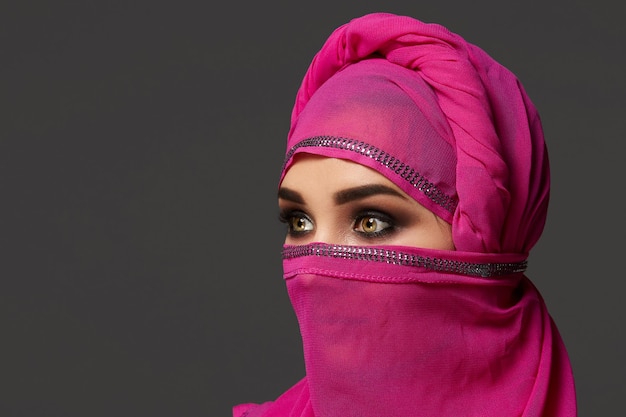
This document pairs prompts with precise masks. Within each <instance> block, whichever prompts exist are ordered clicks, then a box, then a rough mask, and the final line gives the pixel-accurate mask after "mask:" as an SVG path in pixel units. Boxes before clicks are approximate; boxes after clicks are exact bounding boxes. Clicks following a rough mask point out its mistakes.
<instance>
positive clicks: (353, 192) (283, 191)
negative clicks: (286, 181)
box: [278, 184, 406, 205]
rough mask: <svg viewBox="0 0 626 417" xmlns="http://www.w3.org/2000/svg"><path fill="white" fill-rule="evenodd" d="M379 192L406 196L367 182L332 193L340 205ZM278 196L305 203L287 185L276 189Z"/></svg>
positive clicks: (299, 195)
mask: <svg viewBox="0 0 626 417" xmlns="http://www.w3.org/2000/svg"><path fill="white" fill-rule="evenodd" d="M381 194H382V195H391V196H394V197H400V198H402V199H404V200H406V197H405V196H404V195H403V194H401V193H400V192H398V191H397V190H394V189H393V188H391V187H388V186H386V185H382V184H368V185H362V186H360V187H353V188H346V189H345V190H341V191H337V192H336V193H335V194H334V196H333V199H334V200H335V204H337V205H342V204H346V203H350V202H352V201H356V200H362V199H364V198H367V197H371V196H375V195H381ZM278 198H280V199H283V200H287V201H291V202H293V203H298V204H305V203H304V197H302V194H300V193H299V192H297V191H295V190H292V189H291V188H287V187H281V188H280V189H279V190H278Z"/></svg>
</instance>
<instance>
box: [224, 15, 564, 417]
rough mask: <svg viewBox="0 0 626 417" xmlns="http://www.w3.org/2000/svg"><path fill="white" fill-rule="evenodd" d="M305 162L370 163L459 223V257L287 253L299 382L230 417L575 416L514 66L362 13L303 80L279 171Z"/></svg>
mask: <svg viewBox="0 0 626 417" xmlns="http://www.w3.org/2000/svg"><path fill="white" fill-rule="evenodd" d="M300 152H306V153H314V154H319V155H323V156H327V157H336V158H344V159H349V160H351V161H354V162H357V163H359V164H362V165H365V166H368V167H370V168H372V169H375V170H377V171H378V172H380V173H381V174H382V175H384V176H386V177H387V178H389V179H390V180H391V181H393V182H394V183H395V184H396V185H398V186H399V187H400V188H402V189H403V190H404V191H405V192H406V193H407V194H409V195H410V196H411V197H413V198H414V199H415V200H417V201H418V202H419V203H421V204H422V205H424V206H425V207H427V208H429V209H430V210H431V211H433V212H434V213H435V214H437V215H438V216H439V217H441V218H442V219H444V220H446V221H448V222H449V223H451V224H452V233H453V240H454V243H455V246H456V249H457V250H456V251H442V250H432V249H422V248H413V247H401V246H376V247H355V246H337V245H332V244H327V243H321V242H320V243H313V244H309V245H304V246H285V248H284V250H283V259H284V274H285V280H286V285H287V290H288V293H289V297H290V299H291V301H292V305H293V307H294V310H295V312H296V315H297V317H298V321H299V325H300V331H301V334H302V340H303V347H304V358H305V366H306V374H307V375H306V377H305V378H304V379H303V380H301V381H300V382H298V383H297V384H296V385H295V386H293V387H292V388H290V389H289V390H288V391H287V392H285V393H284V394H283V395H282V396H280V397H279V398H278V399H276V400H275V401H272V402H267V403H264V404H260V405H257V404H241V405H238V406H236V407H234V410H233V411H234V416H235V417H244V416H245V417H257V416H263V417H274V416H276V417H277V416H290V417H300V416H302V417H304V416H310V417H313V416H316V417H357V416H359V417H367V416H371V417H386V416H388V417H392V416H393V417H396V416H415V417H446V416H455V417H456V416H481V417H506V416H524V417H530V416H536V417H540V416H542V417H547V416H550V417H566V416H567V417H571V416H575V415H576V398H575V390H574V382H573V377H572V372H571V367H570V363H569V359H568V356H567V352H566V350H565V347H564V346H563V343H562V341H561V338H560V336H559V333H558V330H557V328H556V326H555V325H554V323H553V321H552V319H551V317H550V315H549V313H548V311H547V309H546V306H545V304H544V302H543V299H542V298H541V295H540V294H539V293H538V292H537V290H536V288H535V287H534V286H533V285H532V283H531V282H530V281H529V280H528V278H527V277H526V276H525V275H524V270H525V266H526V258H527V256H528V252H529V251H530V249H531V248H532V246H533V245H534V244H535V243H536V241H537V240H538V239H539V237H540V235H541V232H542V230H543V226H544V223H545V219H546V212H547V204H548V195H549V169H548V160H547V153H546V148H545V144H544V140H543V133H542V128H541V123H540V121H539V117H538V115H537V112H536V110H535V108H534V106H533V105H532V103H531V102H530V100H529V98H528V97H527V95H526V93H525V92H524V90H523V88H522V86H521V85H520V83H519V81H518V80H517V79H516V77H515V76H514V75H513V74H512V73H511V72H510V71H508V70H507V69H506V68H504V67H502V66H501V65H499V64H498V63H497V62H495V61H494V60H493V59H492V58H490V57H489V56H488V55H487V54H486V53H485V52H484V51H482V50H481V49H479V48H478V47H476V46H474V45H471V44H469V43H467V42H466V41H464V40H463V39H462V38H461V37H459V36H458V35H456V34H453V33H451V32H450V31H448V30H447V29H445V28H444V27H442V26H439V25H435V24H425V23H422V22H420V21H418V20H415V19H413V18H410V17H404V16H396V15H392V14H386V13H375V14H371V15H366V16H363V17H361V18H357V19H354V20H352V21H351V22H349V23H347V24H345V25H343V26H341V27H339V28H338V29H336V30H335V31H334V32H333V34H332V35H331V36H330V37H329V39H328V40H327V41H326V43H325V44H324V46H323V47H322V49H321V50H320V51H319V52H318V53H317V55H316V56H315V57H314V59H313V61H312V63H311V65H310V67H309V69H308V71H307V73H306V75H305V77H304V80H303V82H302V86H301V88H300V89H299V91H298V94H297V97H296V103H295V106H294V109H293V114H292V125H291V130H290V132H289V137H288V146H287V155H286V158H285V165H284V167H283V175H284V174H285V173H286V172H287V170H288V169H289V167H290V166H291V164H292V163H293V157H294V155H296V154H297V153H300ZM281 179H282V178H281Z"/></svg>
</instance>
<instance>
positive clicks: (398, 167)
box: [283, 136, 457, 213]
mask: <svg viewBox="0 0 626 417" xmlns="http://www.w3.org/2000/svg"><path fill="white" fill-rule="evenodd" d="M305 147H326V148H337V149H344V150H347V151H352V152H356V153H360V154H362V155H366V156H368V157H370V158H372V159H373V160H375V161H376V162H379V163H380V164H381V165H383V166H384V167H386V168H388V169H390V170H392V171H393V172H395V173H396V174H398V175H399V176H400V177H401V178H403V179H405V180H406V181H408V182H409V184H411V185H412V186H413V187H415V188H417V189H418V190H419V191H421V192H422V193H423V194H424V195H425V196H426V197H428V198H429V199H430V200H432V201H433V202H434V203H436V204H437V205H439V206H441V207H442V208H443V209H444V210H446V211H449V212H450V213H454V210H455V209H456V206H457V201H456V199H455V198H453V197H451V196H449V195H447V194H445V193H444V192H443V191H441V190H440V189H439V188H437V186H436V185H435V184H433V183H432V182H430V181H428V180H427V179H426V178H425V177H424V176H423V175H421V174H420V173H419V172H417V171H415V169H413V168H411V167H410V166H408V165H407V164H405V163H404V162H402V161H400V160H399V159H398V158H395V157H393V156H391V155H389V154H388V153H387V152H385V151H383V150H381V149H379V148H377V147H375V146H373V145H369V144H367V143H365V142H362V141H358V140H354V139H346V138H340V137H334V136H315V137H312V138H308V139H304V140H303V141H301V142H298V143H297V144H296V145H294V146H293V147H292V148H291V149H290V150H289V152H287V155H286V157H285V162H284V164H283V170H284V168H285V164H286V163H287V161H289V159H291V157H292V156H293V154H294V153H295V152H296V150H297V149H299V148H305Z"/></svg>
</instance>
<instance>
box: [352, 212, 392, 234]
mask: <svg viewBox="0 0 626 417" xmlns="http://www.w3.org/2000/svg"><path fill="white" fill-rule="evenodd" d="M352 230H353V231H354V232H356V233H358V234H359V235H360V236H362V237H363V238H366V239H374V238H380V237H386V236H390V235H392V234H393V233H394V232H395V231H397V221H396V220H395V218H394V217H393V216H391V215H389V214H387V213H386V212H383V211H380V210H378V209H371V208H370V209H364V210H359V211H357V212H355V213H354V214H353V215H352Z"/></svg>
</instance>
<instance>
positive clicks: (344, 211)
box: [278, 154, 454, 250]
mask: <svg viewBox="0 0 626 417" xmlns="http://www.w3.org/2000/svg"><path fill="white" fill-rule="evenodd" d="M295 158H296V160H295V163H294V164H293V165H292V166H291V168H290V169H289V171H288V172H287V174H286V175H285V177H284V179H283V182H282V184H281V187H280V189H279V192H278V205H279V208H280V218H281V221H283V222H284V223H286V225H287V237H286V239H285V243H286V244H290V245H304V244H307V243H312V242H324V243H332V244H341V245H360V246H364V245H367V246H372V245H383V244H384V245H402V246H414V247H421V248H428V249H443V250H454V244H453V242H452V229H451V226H450V224H448V223H446V222H445V221H444V220H443V219H441V218H440V217H438V216H437V215H435V214H434V213H433V212H431V211H430V210H428V209H426V208H425V207H424V206H422V205H421V204H419V203H418V202H417V201H415V200H413V199H412V198H411V197H409V196H408V195H407V194H406V193H404V192H403V191H402V190H401V189H400V188H398V187H397V186H396V185H395V184H394V183H393V182H391V181H390V180H388V179H387V178H385V177H384V176H383V175H381V174H379V173H378V172H376V171H375V170H373V169H370V168H368V167H365V166H363V165H359V164H357V163H355V162H352V161H348V160H344V159H336V158H327V157H322V156H317V155H310V154H298V155H296V157H295Z"/></svg>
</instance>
